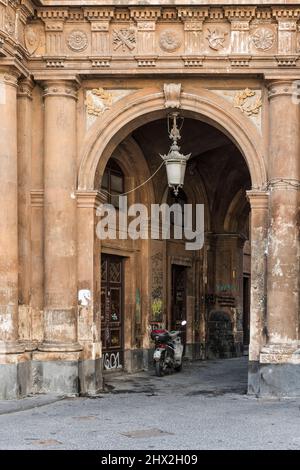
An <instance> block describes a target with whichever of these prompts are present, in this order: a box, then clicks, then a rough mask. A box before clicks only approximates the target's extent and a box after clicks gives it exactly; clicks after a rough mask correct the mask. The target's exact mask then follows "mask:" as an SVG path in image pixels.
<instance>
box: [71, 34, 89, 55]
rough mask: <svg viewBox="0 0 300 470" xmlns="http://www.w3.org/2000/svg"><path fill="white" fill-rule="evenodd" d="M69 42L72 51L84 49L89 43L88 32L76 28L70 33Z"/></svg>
mask: <svg viewBox="0 0 300 470" xmlns="http://www.w3.org/2000/svg"><path fill="white" fill-rule="evenodd" d="M67 44H68V47H69V49H71V50H72V51H75V52H81V51H84V50H85V49H86V48H87V45H88V37H87V34H86V33H85V32H84V31H82V30H80V29H74V30H72V31H71V32H70V33H69V34H68V37H67Z"/></svg>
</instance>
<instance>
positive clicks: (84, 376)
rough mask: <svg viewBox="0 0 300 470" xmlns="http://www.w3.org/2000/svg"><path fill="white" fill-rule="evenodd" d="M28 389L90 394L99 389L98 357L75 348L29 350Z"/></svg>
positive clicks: (100, 359)
mask: <svg viewBox="0 0 300 470" xmlns="http://www.w3.org/2000/svg"><path fill="white" fill-rule="evenodd" d="M32 384H33V386H32V392H33V393H56V394H62V395H70V396H74V395H75V396H77V395H84V396H92V395H96V394H97V393H99V392H101V390H102V389H103V380H102V357H96V358H92V359H91V358H83V357H82V353H81V352H79V351H77V352H49V351H48V352H44V351H43V352H42V351H34V352H33V353H32Z"/></svg>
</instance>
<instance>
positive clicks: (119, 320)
mask: <svg viewBox="0 0 300 470" xmlns="http://www.w3.org/2000/svg"><path fill="white" fill-rule="evenodd" d="M123 285H124V282H123V258H121V257H120V256H112V255H105V254H102V255H101V340H102V351H103V354H102V355H103V368H104V370H111V369H122V368H123V366H124V364H123V361H124V346H123V323H124V308H123Z"/></svg>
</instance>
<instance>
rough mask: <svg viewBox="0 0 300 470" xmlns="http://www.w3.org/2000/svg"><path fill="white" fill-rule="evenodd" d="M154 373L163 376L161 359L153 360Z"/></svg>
mask: <svg viewBox="0 0 300 470" xmlns="http://www.w3.org/2000/svg"><path fill="white" fill-rule="evenodd" d="M155 373H156V375H157V377H163V376H164V368H163V363H162V361H156V362H155Z"/></svg>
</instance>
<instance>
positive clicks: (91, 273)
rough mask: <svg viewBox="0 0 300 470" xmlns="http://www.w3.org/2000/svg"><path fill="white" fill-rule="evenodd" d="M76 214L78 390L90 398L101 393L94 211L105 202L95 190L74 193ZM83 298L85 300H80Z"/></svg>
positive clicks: (97, 242)
mask: <svg viewBox="0 0 300 470" xmlns="http://www.w3.org/2000/svg"><path fill="white" fill-rule="evenodd" d="M76 195H77V211H78V219H77V220H78V288H79V295H80V298H81V299H82V300H80V301H79V304H80V305H79V307H78V339H79V341H80V344H81V345H82V347H83V351H82V357H81V362H80V371H79V374H80V375H79V376H80V389H81V393H84V394H85V395H93V394H95V393H98V392H99V391H100V390H101V389H102V351H101V314H100V309H101V305H100V299H101V285H100V283H101V259H100V257H101V241H100V240H99V239H98V237H97V233H96V227H97V223H98V222H99V220H100V219H99V217H98V216H97V213H96V210H97V208H98V207H99V206H100V204H101V203H104V202H106V201H105V200H104V199H103V196H102V195H101V194H100V193H99V192H98V191H94V190H90V191H77V193H76ZM83 295H84V299H83V298H82V296H83Z"/></svg>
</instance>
